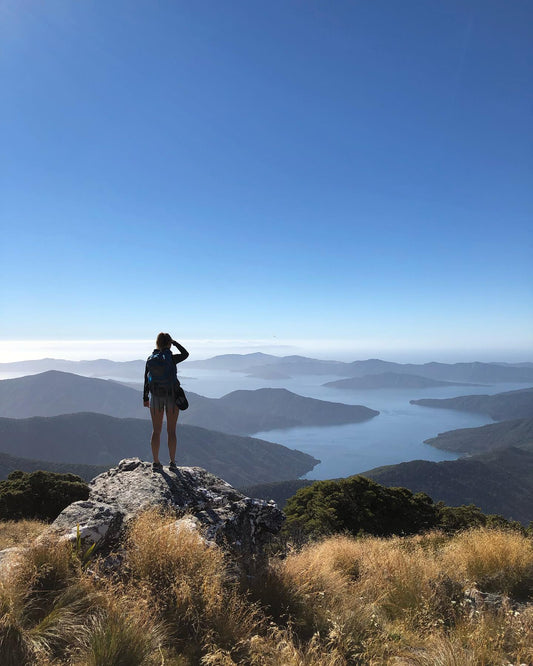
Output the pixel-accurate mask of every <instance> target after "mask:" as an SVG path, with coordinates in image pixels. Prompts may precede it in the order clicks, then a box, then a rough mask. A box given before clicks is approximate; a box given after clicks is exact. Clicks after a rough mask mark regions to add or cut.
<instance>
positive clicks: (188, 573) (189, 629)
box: [127, 509, 263, 656]
mask: <svg viewBox="0 0 533 666" xmlns="http://www.w3.org/2000/svg"><path fill="white" fill-rule="evenodd" d="M175 520H176V519H175V516H174V515H173V514H165V513H164V512H161V511H158V510H154V509H151V510H149V511H147V512H146V513H144V514H143V515H142V516H140V517H139V518H138V519H137V520H136V522H135V524H134V525H133V526H132V528H131V531H130V534H129V539H128V547H127V548H128V567H129V571H130V575H131V578H132V583H133V581H135V582H136V584H139V585H143V586H145V587H146V589H147V590H148V591H149V594H150V596H151V598H152V599H156V600H157V602H156V607H157V612H158V615H159V617H160V618H161V620H162V621H163V622H165V624H166V626H167V627H168V630H169V632H170V633H171V635H172V638H173V640H174V641H177V643H178V644H179V645H181V646H183V650H184V651H186V652H187V653H192V654H194V655H196V656H197V655H198V654H200V653H201V652H202V650H203V646H205V645H207V644H211V643H216V645H218V646H220V647H222V648H224V649H228V650H235V649H238V648H239V646H241V645H244V644H245V643H246V641H247V640H248V639H249V637H250V635H252V634H253V633H254V632H256V631H257V628H258V626H259V625H260V624H261V622H262V621H263V618H262V616H261V614H260V613H259V611H258V609H257V607H256V606H254V605H253V604H252V603H250V602H249V601H248V600H247V599H245V598H244V597H243V596H242V595H241V594H239V592H238V590H237V586H236V583H235V582H233V581H232V580H231V579H230V577H229V576H228V574H227V568H226V561H225V556H224V554H223V552H222V551H221V550H220V549H219V548H217V547H215V546H211V545H208V544H206V543H205V541H204V540H203V539H202V536H201V534H200V533H199V532H197V531H196V530H194V529H188V528H187V527H186V526H185V527H182V528H180V529H176V526H175Z"/></svg>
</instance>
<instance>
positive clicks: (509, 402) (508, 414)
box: [410, 388, 533, 421]
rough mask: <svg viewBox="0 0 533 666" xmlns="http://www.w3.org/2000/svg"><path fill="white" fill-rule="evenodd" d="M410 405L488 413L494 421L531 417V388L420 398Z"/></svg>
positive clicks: (532, 406) (532, 410) (532, 405)
mask: <svg viewBox="0 0 533 666" xmlns="http://www.w3.org/2000/svg"><path fill="white" fill-rule="evenodd" d="M410 403H411V404H412V405H421V406H423V407H438V408H442V409H456V410H458V411H461V412H476V413H479V414H488V415H489V416H490V417H491V418H493V419H494V420H495V421H503V420H509V419H527V418H531V417H533V388H527V389H520V390H518V391H506V392H505V393H496V394H495V395H463V396H459V397H457V398H441V399H439V398H421V399H420V400H410Z"/></svg>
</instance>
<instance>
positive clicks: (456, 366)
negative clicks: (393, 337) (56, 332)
mask: <svg viewBox="0 0 533 666" xmlns="http://www.w3.org/2000/svg"><path fill="white" fill-rule="evenodd" d="M247 360H249V362H248V363H247ZM188 367H197V368H204V369H224V370H233V371H236V372H244V373H246V374H249V375H252V376H253V377H263V376H266V377H272V376H276V375H285V376H287V375H288V376H297V375H337V376H341V377H362V376H364V375H377V374H381V373H385V372H393V373H396V374H408V375H417V376H421V377H427V378H429V379H435V380H440V381H450V382H461V383H482V384H484V383H498V382H508V383H513V382H517V383H519V382H532V381H533V366H532V365H531V364H530V363H481V362H479V361H474V362H472V363H451V364H449V363H436V362H432V363H424V364H416V363H394V362H391V361H382V360H381V359H367V360H365V361H353V362H352V363H345V362H342V361H324V360H319V359H314V358H309V357H306V356H294V355H293V356H281V357H280V356H271V355H269V354H262V355H261V354H225V355H222V356H214V357H213V358H210V359H206V360H203V361H189V362H188Z"/></svg>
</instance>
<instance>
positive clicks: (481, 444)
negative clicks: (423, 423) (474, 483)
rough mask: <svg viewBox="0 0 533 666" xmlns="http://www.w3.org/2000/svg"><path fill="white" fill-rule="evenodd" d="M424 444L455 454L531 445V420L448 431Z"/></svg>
mask: <svg viewBox="0 0 533 666" xmlns="http://www.w3.org/2000/svg"><path fill="white" fill-rule="evenodd" d="M424 443H425V444H429V445H430V446H434V447H436V448H437V449H444V450H445V451H455V452H457V453H463V454H466V453H483V452H485V451H490V450H491V449H501V448H504V447H509V446H516V447H518V448H520V447H523V446H528V445H529V444H531V443H533V418H531V419H516V420H513V421H501V422H500V423H490V424H489V425H485V426H480V427H479V428H460V429H458V430H448V431H447V432H442V433H439V434H438V435H437V437H431V438H430V439H426V440H425V442H424Z"/></svg>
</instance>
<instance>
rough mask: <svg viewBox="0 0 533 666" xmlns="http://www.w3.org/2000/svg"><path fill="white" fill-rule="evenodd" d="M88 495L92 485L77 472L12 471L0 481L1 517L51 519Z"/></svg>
mask: <svg viewBox="0 0 533 666" xmlns="http://www.w3.org/2000/svg"><path fill="white" fill-rule="evenodd" d="M88 497H89V486H88V485H87V483H86V482H85V481H84V480H83V479H82V478H81V477H80V476H76V475H75V474H56V473H54V472H43V471H38V472H31V473H30V474H28V473H27V472H21V471H19V470H17V471H15V472H11V474H10V475H9V476H8V478H7V480H6V481H0V520H22V519H25V518H31V519H36V520H44V521H52V520H54V519H55V518H57V516H58V515H59V514H60V513H61V511H63V509H64V508H65V507H67V506H68V505H69V504H72V502H77V501H78V500H86V499H87V498H88Z"/></svg>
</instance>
